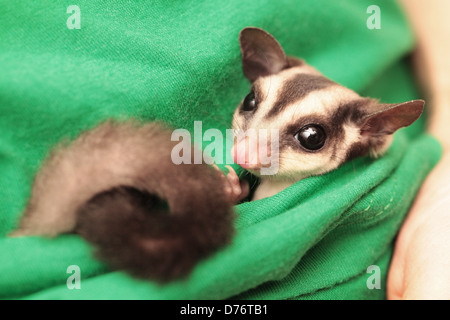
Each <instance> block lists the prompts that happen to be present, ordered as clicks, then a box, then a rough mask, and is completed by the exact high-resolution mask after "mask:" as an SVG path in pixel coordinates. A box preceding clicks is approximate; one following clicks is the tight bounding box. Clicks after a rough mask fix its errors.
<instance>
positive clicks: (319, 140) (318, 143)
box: [294, 124, 327, 151]
mask: <svg viewBox="0 0 450 320" xmlns="http://www.w3.org/2000/svg"><path fill="white" fill-rule="evenodd" d="M294 137H295V139H297V140H298V142H300V144H301V145H302V147H303V148H305V149H307V150H312V151H315V150H319V149H320V148H322V147H323V145H324V144H325V140H326V139H327V135H326V134H325V130H323V128H322V127H321V126H319V125H317V124H308V125H306V126H304V127H303V128H301V129H300V130H299V131H298V132H297V133H296V134H295V135H294Z"/></svg>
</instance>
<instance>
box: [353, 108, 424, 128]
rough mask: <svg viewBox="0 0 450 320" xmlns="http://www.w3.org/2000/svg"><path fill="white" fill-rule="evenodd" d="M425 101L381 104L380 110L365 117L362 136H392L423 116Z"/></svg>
mask: <svg viewBox="0 0 450 320" xmlns="http://www.w3.org/2000/svg"><path fill="white" fill-rule="evenodd" d="M424 105H425V101H423V100H412V101H408V102H403V103H397V104H380V105H379V110H378V111H375V112H373V113H371V114H369V115H367V116H365V117H364V119H363V121H362V126H361V134H362V135H371V136H381V135H387V134H392V133H394V132H395V131H397V130H398V129H400V128H403V127H407V126H409V125H411V124H412V123H413V122H414V121H416V120H417V119H419V117H420V115H421V114H422V111H423V107H424Z"/></svg>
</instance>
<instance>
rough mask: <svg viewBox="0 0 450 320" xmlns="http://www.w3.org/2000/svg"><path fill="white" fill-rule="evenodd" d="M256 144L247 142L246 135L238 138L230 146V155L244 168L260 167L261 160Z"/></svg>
mask: <svg viewBox="0 0 450 320" xmlns="http://www.w3.org/2000/svg"><path fill="white" fill-rule="evenodd" d="M258 151H259V150H258V144H257V143H252V144H250V143H249V139H248V137H245V138H244V139H238V141H237V142H236V143H235V144H234V145H233V147H232V148H231V157H232V158H233V161H234V162H235V163H236V164H239V165H240V166H241V167H242V168H244V169H260V168H261V162H260V161H259V157H258V154H259V153H258Z"/></svg>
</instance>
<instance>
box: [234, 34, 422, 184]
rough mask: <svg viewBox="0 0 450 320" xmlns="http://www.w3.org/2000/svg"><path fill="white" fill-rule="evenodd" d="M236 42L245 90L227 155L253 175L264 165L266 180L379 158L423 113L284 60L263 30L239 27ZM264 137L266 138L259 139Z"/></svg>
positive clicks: (417, 103)
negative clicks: (254, 135)
mask: <svg viewBox="0 0 450 320" xmlns="http://www.w3.org/2000/svg"><path fill="white" fill-rule="evenodd" d="M239 42H240V47H241V54H242V68H243V71H244V74H245V76H246V77H247V79H248V80H249V81H250V82H251V89H250V93H249V94H248V95H247V96H246V97H245V98H244V99H243V100H242V102H241V103H240V105H239V106H238V108H237V109H236V111H235V113H234V116H233V129H235V130H236V132H237V139H236V141H235V144H234V146H233V148H232V151H231V152H232V156H233V159H234V161H235V162H236V163H238V164H240V165H242V167H244V168H246V169H248V170H250V171H251V172H253V173H255V174H256V175H261V174H263V170H264V169H267V168H268V167H269V168H271V170H267V171H266V172H269V173H268V176H267V177H268V178H272V179H283V180H300V179H303V178H305V177H308V176H311V175H317V174H323V173H325V172H328V171H331V170H333V169H335V168H337V167H338V166H339V165H341V164H342V163H344V162H346V161H348V160H350V159H353V158H355V157H359V156H365V155H371V156H374V157H376V156H379V155H381V154H382V153H383V152H385V151H386V150H387V149H388V148H389V146H390V144H391V141H392V134H393V133H394V132H395V131H396V130H398V129H400V128H402V127H406V126H409V125H411V124H412V123H413V122H414V121H416V120H417V119H418V118H419V117H420V115H421V113H422V111H423V107H424V104H425V102H424V101H423V100H413V101H408V102H403V103H396V104H385V103H379V102H378V101H377V100H375V99H371V98H365V97H361V96H359V95H358V94H357V93H355V92H354V91H352V90H350V89H348V88H345V87H343V86H341V85H339V84H337V83H336V82H334V81H332V80H330V79H328V78H326V77H325V76H323V75H322V74H321V73H320V72H318V71H317V70H316V69H314V68H313V67H311V66H309V65H307V64H306V63H305V62H304V61H303V60H300V59H297V58H293V57H287V56H286V55H285V53H284V50H283V49H282V47H281V46H280V44H279V43H278V42H277V40H276V39H275V38H274V37H273V36H271V35H270V34H269V33H267V32H265V31H264V30H261V29H258V28H245V29H243V30H242V31H241V33H240V36H239ZM264 131H265V132H266V134H267V137H268V138H264V139H262V138H261V136H260V135H259V133H261V132H264ZM249 132H253V133H255V132H256V133H257V136H258V137H257V138H256V139H254V138H250V136H251V135H249V134H248V133H249ZM262 150H263V151H262ZM264 157H265V159H266V161H262V158H264ZM267 159H269V161H267ZM274 168H275V170H273V169H274ZM270 172H271V173H270Z"/></svg>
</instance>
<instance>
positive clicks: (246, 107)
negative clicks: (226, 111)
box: [242, 90, 256, 111]
mask: <svg viewBox="0 0 450 320" xmlns="http://www.w3.org/2000/svg"><path fill="white" fill-rule="evenodd" d="M255 108H256V99H255V92H253V90H252V91H250V93H249V94H248V95H247V96H246V97H245V99H244V103H243V104H242V110H243V111H253V110H254V109H255Z"/></svg>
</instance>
